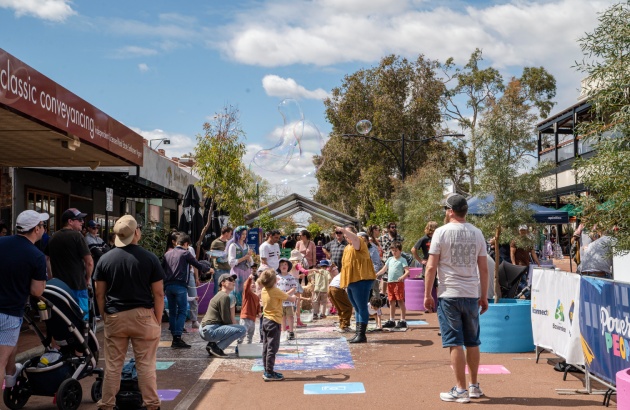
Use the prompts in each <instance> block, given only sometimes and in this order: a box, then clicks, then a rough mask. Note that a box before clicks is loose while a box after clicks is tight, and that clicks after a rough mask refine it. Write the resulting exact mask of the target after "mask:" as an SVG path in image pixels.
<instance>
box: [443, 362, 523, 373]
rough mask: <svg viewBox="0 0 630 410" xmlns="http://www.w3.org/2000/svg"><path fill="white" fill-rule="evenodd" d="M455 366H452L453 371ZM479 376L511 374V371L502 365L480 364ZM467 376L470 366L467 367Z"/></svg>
mask: <svg viewBox="0 0 630 410" xmlns="http://www.w3.org/2000/svg"><path fill="white" fill-rule="evenodd" d="M452 368H453V366H451V369H452ZM478 373H479V374H510V371H509V370H508V369H506V368H505V367H504V366H502V365H500V364H480V365H479V372H478ZM466 374H468V366H466Z"/></svg>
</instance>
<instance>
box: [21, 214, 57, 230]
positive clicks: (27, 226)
mask: <svg viewBox="0 0 630 410" xmlns="http://www.w3.org/2000/svg"><path fill="white" fill-rule="evenodd" d="M49 219H50V215H48V214H47V213H45V212H42V213H41V214H40V213H39V212H35V211H32V210H28V211H24V212H22V213H21V214H19V215H18V217H17V219H16V221H15V229H16V230H17V231H18V232H20V233H22V232H28V231H30V230H31V229H33V228H35V227H36V226H37V225H39V223H40V222H43V221H47V220H49Z"/></svg>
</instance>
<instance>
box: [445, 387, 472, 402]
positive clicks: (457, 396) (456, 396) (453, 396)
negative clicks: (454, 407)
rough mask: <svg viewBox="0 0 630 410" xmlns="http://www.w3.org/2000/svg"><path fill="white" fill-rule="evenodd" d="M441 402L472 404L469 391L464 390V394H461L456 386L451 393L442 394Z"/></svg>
mask: <svg viewBox="0 0 630 410" xmlns="http://www.w3.org/2000/svg"><path fill="white" fill-rule="evenodd" d="M440 400H442V401H454V402H457V403H468V402H470V397H468V390H464V391H463V392H461V393H459V392H458V391H457V386H456V387H453V388H452V389H451V391H448V392H446V393H440Z"/></svg>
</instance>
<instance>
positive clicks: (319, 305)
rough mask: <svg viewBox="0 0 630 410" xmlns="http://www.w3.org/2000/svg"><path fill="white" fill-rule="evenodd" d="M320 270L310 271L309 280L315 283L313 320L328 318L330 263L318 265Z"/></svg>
mask: <svg viewBox="0 0 630 410" xmlns="http://www.w3.org/2000/svg"><path fill="white" fill-rule="evenodd" d="M317 265H318V266H319V268H320V269H312V270H310V271H309V274H308V278H309V279H310V280H311V281H313V320H317V319H318V318H321V319H325V318H326V302H328V286H329V284H330V280H331V279H332V278H331V276H330V272H328V269H330V262H328V261H327V260H326V259H323V260H321V261H319V263H318V264H317Z"/></svg>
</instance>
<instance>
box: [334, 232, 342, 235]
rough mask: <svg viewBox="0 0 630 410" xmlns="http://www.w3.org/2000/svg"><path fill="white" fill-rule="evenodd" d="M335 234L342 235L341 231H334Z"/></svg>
mask: <svg viewBox="0 0 630 410" xmlns="http://www.w3.org/2000/svg"><path fill="white" fill-rule="evenodd" d="M335 235H343V232H335Z"/></svg>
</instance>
